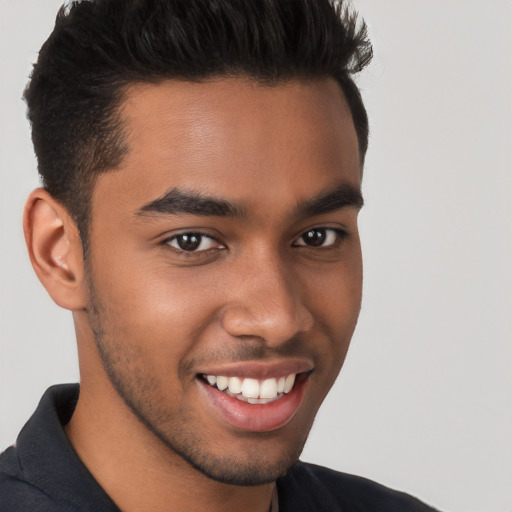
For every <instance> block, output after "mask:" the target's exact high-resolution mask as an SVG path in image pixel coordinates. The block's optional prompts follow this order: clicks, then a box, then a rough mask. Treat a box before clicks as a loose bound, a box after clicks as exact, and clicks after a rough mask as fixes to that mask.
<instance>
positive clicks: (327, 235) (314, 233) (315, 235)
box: [294, 228, 346, 247]
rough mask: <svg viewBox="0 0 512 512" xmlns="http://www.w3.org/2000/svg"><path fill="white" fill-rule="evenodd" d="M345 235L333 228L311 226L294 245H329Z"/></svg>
mask: <svg viewBox="0 0 512 512" xmlns="http://www.w3.org/2000/svg"><path fill="white" fill-rule="evenodd" d="M345 236H346V233H345V232H344V231H341V230H339V229H333V228H313V229H310V230H308V231H306V232H305V233H303V234H302V235H301V236H300V237H299V238H298V239H297V241H296V242H295V243H294V245H300V246H307V247H330V246H333V245H335V244H336V243H337V242H339V241H340V240H341V239H343V238H344V237H345Z"/></svg>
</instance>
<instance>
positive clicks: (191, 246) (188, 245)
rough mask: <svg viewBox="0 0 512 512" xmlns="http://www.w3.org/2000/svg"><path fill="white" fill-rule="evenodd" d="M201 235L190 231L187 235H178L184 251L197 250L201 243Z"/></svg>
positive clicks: (179, 243) (180, 245)
mask: <svg viewBox="0 0 512 512" xmlns="http://www.w3.org/2000/svg"><path fill="white" fill-rule="evenodd" d="M201 238H202V237H201V235H197V234H195V233H189V234H187V235H180V236H178V237H177V242H178V245H179V247H180V249H182V250H183V251H195V250H196V249H197V248H198V247H199V245H200V244H201Z"/></svg>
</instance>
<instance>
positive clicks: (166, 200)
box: [136, 183, 364, 218]
mask: <svg viewBox="0 0 512 512" xmlns="http://www.w3.org/2000/svg"><path fill="white" fill-rule="evenodd" d="M363 204H364V201H363V196H362V194H361V191H360V190H359V189H358V188H356V187H354V186H353V185H350V184H347V183H342V184H340V185H338V186H337V187H336V188H334V189H331V190H330V191H328V192H326V193H323V194H319V195H317V196H315V197H313V198H311V199H307V200H305V201H302V202H300V203H299V204H298V205H297V207H296V208H295V212H294V214H295V216H296V217H301V218H304V217H313V216H315V215H321V214H323V213H329V212H333V211H336V210H340V209H342V208H347V207H352V208H357V209H360V208H362V206H363ZM136 213H137V215H141V216H145V215H148V214H152V213H156V214H166V215H180V214H190V215H199V216H205V217H211V216H213V217H245V216H246V211H245V209H244V208H243V207H241V206H239V205H237V204H234V203H231V202H229V201H226V200H224V199H217V198H215V197H209V196H205V195H203V194H201V193H199V192H194V191H187V190H180V189H178V188H173V189H171V190H169V191H168V192H166V193H165V194H164V195H163V196H161V197H159V198H158V199H155V200H154V201H151V202H150V203H147V204H145V205H144V206H142V207H141V208H139V210H137V212H136Z"/></svg>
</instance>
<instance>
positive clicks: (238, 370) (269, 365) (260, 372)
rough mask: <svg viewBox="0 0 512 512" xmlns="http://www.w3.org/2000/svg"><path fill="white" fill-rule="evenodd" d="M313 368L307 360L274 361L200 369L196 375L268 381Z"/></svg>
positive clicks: (239, 363) (248, 362) (243, 362)
mask: <svg viewBox="0 0 512 512" xmlns="http://www.w3.org/2000/svg"><path fill="white" fill-rule="evenodd" d="M313 368H314V365H313V362H312V361H311V360H308V359H276V360H266V361H240V362H237V363H229V364H219V365H212V366H208V367H205V368H201V369H200V371H199V372H198V373H199V374H200V375H223V376H225V377H244V378H253V379H268V378H271V377H285V376H286V375H290V374H291V373H304V372H310V371H312V370H313Z"/></svg>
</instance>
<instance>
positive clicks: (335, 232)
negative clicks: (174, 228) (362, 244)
mask: <svg viewBox="0 0 512 512" xmlns="http://www.w3.org/2000/svg"><path fill="white" fill-rule="evenodd" d="M319 232H326V233H324V235H325V238H326V239H328V238H329V236H331V237H332V236H334V240H333V241H332V243H330V244H329V245H318V246H315V245H308V244H306V243H298V241H299V240H302V241H303V242H304V237H305V236H308V235H309V236H310V241H313V240H314V237H315V235H318V233H319ZM320 236H321V235H320ZM347 236H348V233H347V232H346V231H345V230H342V229H338V228H332V227H323V226H321V227H314V228H311V229H308V230H307V231H304V232H303V233H302V234H301V235H300V236H299V237H297V238H296V239H295V240H294V242H293V244H292V247H304V248H309V249H322V250H328V249H336V248H338V247H339V246H340V244H341V243H342V242H343V240H344V239H345V238H347ZM181 237H182V238H187V237H188V238H191V239H192V238H195V239H196V243H197V244H198V245H197V247H195V248H194V249H192V250H186V249H183V248H182V247H179V242H177V245H178V247H176V246H173V245H172V242H175V241H177V240H179V239H180V238H181ZM205 240H209V241H211V242H214V243H216V244H218V247H209V248H206V249H202V250H197V249H198V248H199V247H201V245H202V244H203V242H204V241H205ZM324 241H325V239H324ZM191 243H192V244H194V241H193V240H192V241H191ZM162 245H166V246H168V247H170V248H171V249H172V250H174V251H175V252H176V253H177V254H179V255H182V256H184V257H192V256H195V257H197V256H199V255H206V254H209V253H211V251H217V250H223V249H226V246H224V245H223V244H222V243H221V242H219V241H218V240H217V239H216V238H214V237H212V236H210V235H207V234H206V233H201V232H200V231H187V232H185V233H180V234H178V235H174V236H172V237H169V238H166V239H165V240H163V241H162Z"/></svg>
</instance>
